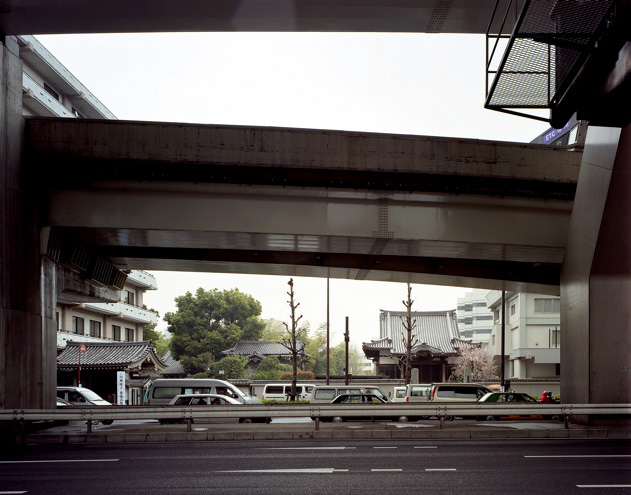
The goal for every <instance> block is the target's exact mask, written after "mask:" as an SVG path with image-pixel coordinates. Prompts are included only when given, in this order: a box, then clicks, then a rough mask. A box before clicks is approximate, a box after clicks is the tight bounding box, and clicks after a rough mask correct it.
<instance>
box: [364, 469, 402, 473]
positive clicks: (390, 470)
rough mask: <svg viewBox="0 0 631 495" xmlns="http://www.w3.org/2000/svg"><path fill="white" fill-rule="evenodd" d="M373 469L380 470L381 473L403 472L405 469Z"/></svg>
mask: <svg viewBox="0 0 631 495" xmlns="http://www.w3.org/2000/svg"><path fill="white" fill-rule="evenodd" d="M371 471H373V472H379V473H383V472H401V471H403V469H371Z"/></svg>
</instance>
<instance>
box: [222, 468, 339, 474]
mask: <svg viewBox="0 0 631 495" xmlns="http://www.w3.org/2000/svg"><path fill="white" fill-rule="evenodd" d="M215 472H216V473H274V474H275V473H286V474H287V473H288V474H301V473H305V474H314V473H315V474H330V473H347V472H348V469H335V468H306V469H237V470H234V471H215Z"/></svg>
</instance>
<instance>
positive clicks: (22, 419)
mask: <svg viewBox="0 0 631 495" xmlns="http://www.w3.org/2000/svg"><path fill="white" fill-rule="evenodd" d="M524 415H541V416H544V417H554V416H558V417H559V418H560V419H564V421H565V427H566V428H568V425H569V418H570V416H573V415H586V416H594V415H596V416H612V415H613V416H628V417H631V404H511V405H508V404H499V403H493V404H469V403H456V402H454V403H437V404H423V403H420V404H419V403H413V404H411V403H395V404H381V405H372V404H348V405H346V404H293V405H292V404H267V405H266V404H246V405H239V406H237V405H234V406H228V405H222V406H219V407H218V406H193V407H191V406H112V407H107V406H106V407H69V408H60V409H23V410H8V409H3V410H0V421H9V422H11V421H12V422H18V423H21V424H25V423H29V422H35V421H85V422H86V426H87V429H88V433H91V431H92V424H93V422H96V421H116V420H143V419H144V420H148V419H154V420H158V421H160V420H162V421H165V420H167V421H173V420H176V421H182V422H184V423H186V425H187V431H190V430H191V423H192V422H193V421H195V420H201V419H226V418H228V419H241V420H243V419H246V420H257V419H258V420H260V419H263V420H265V421H269V420H270V419H272V418H303V417H310V418H312V419H314V420H315V422H316V426H315V428H316V430H317V429H319V423H320V420H321V419H323V418H327V419H329V418H333V417H339V418H351V417H358V416H362V417H366V418H371V419H372V420H373V421H375V420H379V419H381V418H410V417H412V418H419V417H436V418H438V419H439V420H440V427H441V429H442V428H443V426H444V421H445V420H446V419H448V418H453V417H466V418H472V417H473V418H480V417H481V418H486V417H488V416H494V417H497V416H524Z"/></svg>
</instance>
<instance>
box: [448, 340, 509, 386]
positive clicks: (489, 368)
mask: <svg viewBox="0 0 631 495" xmlns="http://www.w3.org/2000/svg"><path fill="white" fill-rule="evenodd" d="M466 370H470V371H471V380H474V381H475V380H492V379H494V378H498V374H497V365H496V364H495V363H493V357H492V356H491V355H490V354H488V353H487V352H486V348H485V347H484V346H482V347H461V348H460V356H459V357H458V358H456V364H455V366H454V367H453V368H452V369H451V379H452V380H455V381H458V382H462V381H464V378H465V374H466Z"/></svg>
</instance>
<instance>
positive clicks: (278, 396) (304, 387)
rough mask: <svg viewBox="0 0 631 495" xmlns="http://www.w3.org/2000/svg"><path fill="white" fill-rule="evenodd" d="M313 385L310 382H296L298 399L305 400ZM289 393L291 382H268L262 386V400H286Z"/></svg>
mask: <svg viewBox="0 0 631 495" xmlns="http://www.w3.org/2000/svg"><path fill="white" fill-rule="evenodd" d="M314 386H315V385H312V384H310V383H300V384H296V393H297V394H298V397H297V399H298V400H307V399H308V398H309V395H310V394H311V390H312V389H313V387H314ZM289 394H291V383H290V384H289V385H287V384H285V383H268V384H267V385H265V387H264V388H263V394H262V395H261V399H262V400H288V398H289Z"/></svg>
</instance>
